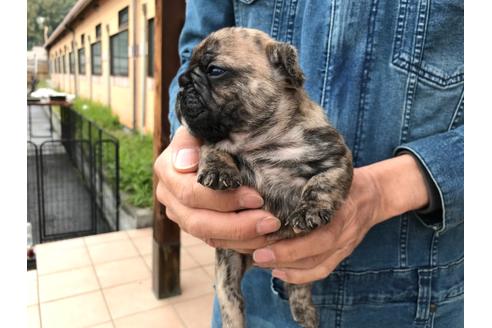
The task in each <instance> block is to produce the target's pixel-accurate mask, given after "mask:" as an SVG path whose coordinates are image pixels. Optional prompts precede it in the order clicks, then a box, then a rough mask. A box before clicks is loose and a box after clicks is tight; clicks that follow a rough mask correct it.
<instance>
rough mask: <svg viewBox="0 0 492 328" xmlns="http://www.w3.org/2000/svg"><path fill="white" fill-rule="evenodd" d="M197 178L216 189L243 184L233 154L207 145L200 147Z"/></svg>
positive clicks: (203, 183)
mask: <svg viewBox="0 0 492 328" xmlns="http://www.w3.org/2000/svg"><path fill="white" fill-rule="evenodd" d="M197 180H198V182H199V183H201V184H202V185H204V186H206V187H209V188H211V189H215V190H226V189H234V188H238V187H239V186H240V185H241V175H240V173H239V169H238V168H237V166H236V163H235V162H234V159H233V158H232V156H231V155H230V154H228V153H226V152H223V151H221V150H217V149H214V148H211V147H210V146H206V145H204V146H202V147H201V148H200V163H199V165H198V178H197Z"/></svg>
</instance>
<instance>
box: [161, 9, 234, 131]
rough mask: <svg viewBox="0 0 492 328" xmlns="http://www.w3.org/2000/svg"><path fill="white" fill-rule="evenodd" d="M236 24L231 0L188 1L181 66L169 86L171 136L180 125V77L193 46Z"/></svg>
mask: <svg viewBox="0 0 492 328" xmlns="http://www.w3.org/2000/svg"><path fill="white" fill-rule="evenodd" d="M233 25H234V9H233V5H232V1H230V0H214V1H200V0H188V1H186V16H185V23H184V25H183V29H182V31H181V35H180V37H179V56H180V59H181V67H180V68H179V70H178V72H177V73H176V76H175V77H174V79H173V80H172V82H171V85H170V86H169V121H170V124H171V137H172V136H174V133H175V131H176V129H177V128H178V127H179V125H180V124H179V121H178V119H177V117H176V113H175V111H174V108H175V104H176V95H177V94H178V90H179V85H178V77H179V76H180V75H181V74H182V73H183V72H184V71H186V69H187V67H188V62H189V60H190V58H191V52H192V50H193V48H194V47H195V46H196V45H197V44H198V43H200V41H202V40H203V39H204V38H205V37H206V36H207V35H209V34H210V33H212V32H214V31H216V30H219V29H221V28H223V27H227V26H233Z"/></svg>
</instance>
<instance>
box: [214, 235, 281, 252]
mask: <svg viewBox="0 0 492 328" xmlns="http://www.w3.org/2000/svg"><path fill="white" fill-rule="evenodd" d="M207 244H209V245H210V246H212V247H216V248H224V249H240V250H247V251H248V253H252V252H253V250H255V249H258V248H262V247H265V246H267V245H269V244H271V242H269V241H268V240H267V238H266V237H265V236H259V237H256V238H253V239H248V240H226V239H211V240H208V241H207Z"/></svg>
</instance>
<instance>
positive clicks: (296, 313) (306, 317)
mask: <svg viewBox="0 0 492 328" xmlns="http://www.w3.org/2000/svg"><path fill="white" fill-rule="evenodd" d="M285 287H286V288H287V291H288V294H289V305H290V312H291V313H292V317H293V318H294V321H296V322H297V323H298V324H300V325H301V326H302V327H304V328H317V327H318V314H317V313H316V308H315V307H314V304H313V301H312V298H311V284H303V285H294V284H289V283H285Z"/></svg>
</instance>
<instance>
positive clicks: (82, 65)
mask: <svg viewBox="0 0 492 328" xmlns="http://www.w3.org/2000/svg"><path fill="white" fill-rule="evenodd" d="M78 57H79V74H82V75H85V48H80V49H79V53H78Z"/></svg>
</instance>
